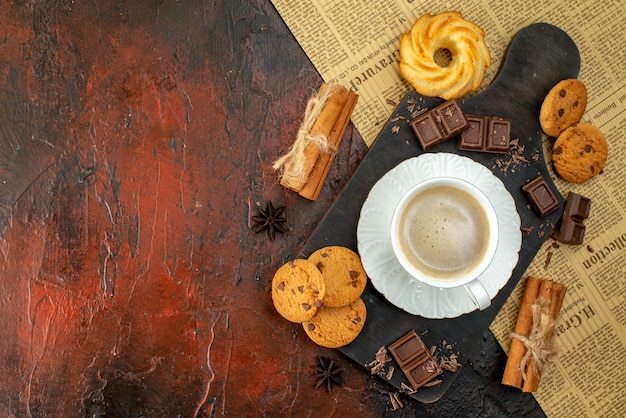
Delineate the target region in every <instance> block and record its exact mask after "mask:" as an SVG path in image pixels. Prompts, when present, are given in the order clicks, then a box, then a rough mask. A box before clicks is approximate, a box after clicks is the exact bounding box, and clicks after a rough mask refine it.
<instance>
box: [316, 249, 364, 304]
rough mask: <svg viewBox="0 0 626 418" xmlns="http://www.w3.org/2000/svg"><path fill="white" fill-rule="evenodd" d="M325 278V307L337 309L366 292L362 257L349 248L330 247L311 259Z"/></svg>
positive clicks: (318, 252) (317, 252) (318, 251)
mask: <svg viewBox="0 0 626 418" xmlns="http://www.w3.org/2000/svg"><path fill="white" fill-rule="evenodd" d="M309 261H310V262H312V263H313V264H315V266H316V267H317V269H318V270H319V271H320V272H321V273H322V277H324V284H325V285H326V295H325V296H324V305H325V306H328V307H331V308H337V307H340V306H345V305H347V304H349V303H351V302H353V301H355V300H356V299H357V298H358V297H359V296H361V294H362V293H363V290H365V285H366V284H367V274H366V273H365V270H364V269H363V265H362V264H361V257H359V255H358V254H357V253H355V252H354V251H352V250H351V249H349V248H346V247H341V246H328V247H324V248H320V249H319V250H317V251H315V252H314V253H313V254H311V256H310V257H309Z"/></svg>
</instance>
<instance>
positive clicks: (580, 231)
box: [557, 219, 586, 245]
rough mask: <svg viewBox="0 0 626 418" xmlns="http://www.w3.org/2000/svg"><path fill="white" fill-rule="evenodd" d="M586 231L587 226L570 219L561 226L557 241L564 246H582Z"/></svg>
mask: <svg viewBox="0 0 626 418" xmlns="http://www.w3.org/2000/svg"><path fill="white" fill-rule="evenodd" d="M585 229H586V228H585V225H583V224H581V223H578V222H575V221H572V220H571V219H569V220H567V221H565V222H563V223H562V224H561V227H560V228H559V235H558V236H557V239H558V240H559V241H561V242H562V243H563V244H571V245H580V244H582V243H583V239H584V238H585Z"/></svg>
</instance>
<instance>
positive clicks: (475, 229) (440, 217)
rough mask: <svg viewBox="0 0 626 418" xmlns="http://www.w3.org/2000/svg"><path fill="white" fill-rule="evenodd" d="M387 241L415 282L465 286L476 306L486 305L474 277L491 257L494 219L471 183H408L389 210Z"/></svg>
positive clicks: (451, 180)
mask: <svg viewBox="0 0 626 418" xmlns="http://www.w3.org/2000/svg"><path fill="white" fill-rule="evenodd" d="M391 244H392V247H393V251H394V253H395V256H396V258H397V259H398V261H399V262H400V264H401V265H402V267H403V268H404V269H405V270H406V271H407V272H408V273H409V274H410V275H411V276H412V277H413V278H415V279H416V280H419V281H420V282H422V283H425V284H427V285H430V286H433V287H436V288H453V287H459V286H464V287H465V289H466V290H467V291H468V293H469V295H470V296H471V298H472V300H473V302H474V304H475V305H476V306H477V307H478V308H479V309H481V310H482V309H485V308H487V307H488V306H489V305H490V304H491V298H490V297H489V294H488V293H487V291H486V289H485V288H484V286H483V285H482V283H481V282H480V281H479V280H478V279H477V278H478V277H479V276H480V275H481V274H482V273H483V272H484V271H485V270H486V269H487V267H488V266H489V264H490V263H491V261H492V260H493V257H494V255H495V252H496V248H497V245H498V218H497V216H496V212H495V209H494V208H493V205H492V204H491V202H490V201H489V199H488V198H487V196H485V194H484V193H483V192H482V191H480V190H479V189H478V188H477V187H476V186H474V185H473V184H471V183H469V182H467V181H465V180H463V179H459V178H454V177H436V178H432V179H429V180H425V181H423V182H420V183H418V184H416V185H415V186H413V187H412V188H411V189H410V190H409V191H408V192H407V193H405V194H404V196H403V197H402V198H401V199H400V201H399V202H398V204H397V206H396V208H395V210H394V213H393V217H392V221H391Z"/></svg>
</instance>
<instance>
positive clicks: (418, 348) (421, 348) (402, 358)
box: [388, 332, 426, 368]
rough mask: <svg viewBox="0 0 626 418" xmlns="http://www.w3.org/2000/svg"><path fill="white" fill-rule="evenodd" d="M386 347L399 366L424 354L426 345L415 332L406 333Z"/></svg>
mask: <svg viewBox="0 0 626 418" xmlns="http://www.w3.org/2000/svg"><path fill="white" fill-rule="evenodd" d="M388 349H389V352H390V353H391V355H392V356H393V358H394V359H395V360H396V361H397V362H398V365H399V366H400V367H401V368H402V367H404V366H406V365H407V364H409V363H411V362H412V361H414V360H416V359H419V357H425V356H426V346H425V345H424V343H423V342H422V340H421V339H419V337H418V336H417V334H415V332H412V333H411V332H410V333H408V334H406V335H405V336H404V337H402V338H400V339H399V340H398V341H396V342H395V343H393V344H391V345H390V346H389V347H388Z"/></svg>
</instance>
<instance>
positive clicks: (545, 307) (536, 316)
mask: <svg viewBox="0 0 626 418" xmlns="http://www.w3.org/2000/svg"><path fill="white" fill-rule="evenodd" d="M531 311H532V317H533V326H532V328H531V330H530V333H529V334H528V337H526V336H524V335H521V334H517V333H515V332H512V333H511V337H512V338H517V339H518V340H520V341H521V342H522V343H523V344H524V346H525V347H526V353H525V354H524V357H522V360H521V361H520V370H521V372H522V380H523V381H525V380H526V368H527V367H528V365H529V363H530V360H531V358H532V359H533V360H534V367H535V371H536V372H537V374H538V375H540V374H541V371H542V369H543V368H544V367H546V366H547V365H548V364H549V363H550V360H551V359H552V357H553V356H554V355H555V354H556V353H557V351H558V350H557V349H556V348H555V347H554V345H553V344H552V342H551V341H549V340H548V338H546V336H547V335H548V334H550V333H551V332H552V331H553V329H554V326H555V324H556V321H555V320H553V319H552V318H551V316H550V300H548V299H546V298H544V297H538V298H537V299H535V301H534V302H533V303H532V305H531Z"/></svg>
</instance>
